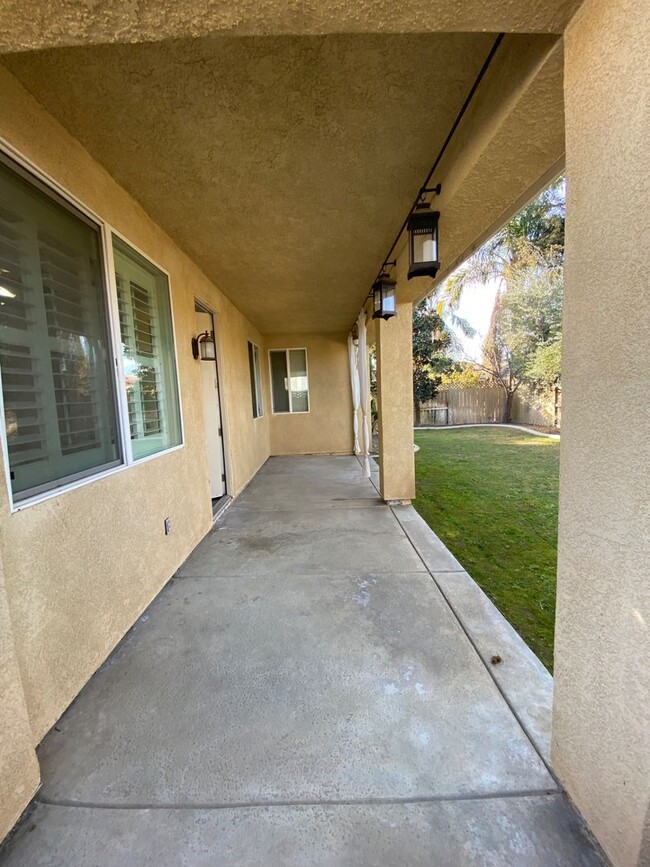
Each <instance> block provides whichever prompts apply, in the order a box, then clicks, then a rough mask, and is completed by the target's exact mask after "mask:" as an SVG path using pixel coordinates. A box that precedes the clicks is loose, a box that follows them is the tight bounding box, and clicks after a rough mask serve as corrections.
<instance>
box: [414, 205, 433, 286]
mask: <svg viewBox="0 0 650 867" xmlns="http://www.w3.org/2000/svg"><path fill="white" fill-rule="evenodd" d="M439 217H440V211H432V210H431V208H430V207H429V205H428V204H427V203H426V202H420V203H419V204H417V205H416V206H415V210H414V211H413V213H412V214H411V216H410V217H409V220H408V233H409V272H408V279H409V280H410V279H411V278H412V277H435V276H436V274H437V273H438V269H439V268H440V262H439V260H438V219H439Z"/></svg>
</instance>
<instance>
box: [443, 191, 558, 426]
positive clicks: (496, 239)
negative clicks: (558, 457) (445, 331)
mask: <svg viewBox="0 0 650 867" xmlns="http://www.w3.org/2000/svg"><path fill="white" fill-rule="evenodd" d="M564 196H565V182H564V178H559V179H558V180H557V181H555V182H554V183H553V184H551V186H550V187H548V189H546V190H544V192H542V193H540V195H539V196H537V198H535V199H533V200H532V201H531V202H530V203H529V204H528V205H526V207H525V208H523V210H522V211H520V212H519V213H518V214H517V215H516V216H515V217H513V218H512V219H511V220H510V221H509V222H508V223H506V224H505V226H503V228H502V229H500V230H499V231H498V232H497V233H496V234H495V235H494V236H493V237H492V238H490V240H489V241H487V242H486V243H485V244H484V245H483V246H482V247H481V249H480V250H478V251H477V252H476V253H475V254H474V255H473V256H472V257H471V258H469V259H468V260H467V261H466V262H465V264H464V265H462V266H461V267H460V268H458V269H457V270H456V271H455V272H454V273H453V274H452V275H451V277H449V278H448V279H447V280H446V281H445V282H444V283H443V284H442V285H441V286H440V287H439V288H438V289H437V291H436V292H434V294H433V298H434V299H435V301H434V303H435V305H436V311H437V313H438V315H439V316H442V317H443V318H445V319H446V320H447V321H449V322H451V323H452V324H454V325H458V324H459V322H458V319H459V317H458V316H457V314H456V311H457V309H458V306H459V304H460V301H461V299H462V296H463V292H464V290H465V288H466V287H467V286H469V285H470V284H474V283H488V282H490V281H492V280H496V281H498V284H499V286H498V290H497V294H496V297H495V301H494V308H493V311H492V316H491V320H490V327H489V330H488V334H487V336H486V339H485V342H484V345H483V361H482V363H480V364H479V365H478V366H479V367H481V368H482V369H483V370H485V371H486V372H487V373H488V374H489V375H490V376H491V377H492V379H493V380H494V382H495V383H496V384H497V385H498V386H500V387H501V388H503V389H504V391H505V393H506V404H505V410H504V417H503V420H504V421H508V422H509V421H510V413H511V408H512V401H513V398H514V394H515V392H516V390H517V388H518V387H519V385H520V384H521V377H520V375H519V373H517V372H515V371H514V370H513V368H512V365H511V364H510V353H509V351H508V347H507V346H506V345H504V343H503V340H502V339H501V336H500V332H499V322H500V317H501V316H502V312H503V309H504V307H505V301H506V296H507V293H508V290H509V288H510V286H511V285H512V284H514V283H517V284H518V285H521V282H522V278H524V279H525V275H526V273H529V274H530V273H537V272H539V270H540V269H542V270H543V269H544V268H548V269H549V270H553V271H554V272H556V273H557V271H558V270H559V271H561V268H562V262H563V257H564V217H565V207H564Z"/></svg>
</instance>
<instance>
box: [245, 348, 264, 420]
mask: <svg viewBox="0 0 650 867" xmlns="http://www.w3.org/2000/svg"><path fill="white" fill-rule="evenodd" d="M248 367H249V370H250V377H251V398H252V401H253V418H259V417H260V416H261V415H262V375H261V372H260V351H259V349H258V347H257V346H256V345H255V344H254V343H251V342H250V340H249V341H248Z"/></svg>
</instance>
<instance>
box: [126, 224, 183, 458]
mask: <svg viewBox="0 0 650 867" xmlns="http://www.w3.org/2000/svg"><path fill="white" fill-rule="evenodd" d="M113 252H114V258H115V282H116V284H117V301H118V308H119V313H120V333H121V338H122V357H123V360H124V384H125V388H126V397H127V405H128V411H129V430H130V435H131V446H132V449H133V457H134V458H135V459H137V458H142V457H146V456H147V455H152V454H155V453H156V452H160V451H163V450H164V449H168V448H171V447H172V446H175V445H179V444H180V442H181V421H180V410H179V400H178V387H177V381H176V362H175V358H174V335H173V331H172V318H171V306H170V300H169V285H168V282H167V277H166V276H165V274H163V272H162V271H160V270H159V269H158V268H156V267H155V266H154V265H152V264H151V263H150V262H148V261H147V260H146V259H145V258H144V257H143V256H141V255H140V254H139V253H137V252H136V251H135V250H133V249H132V248H131V247H129V246H128V244H125V243H124V241H122V240H121V239H120V238H117V237H115V236H114V237H113Z"/></svg>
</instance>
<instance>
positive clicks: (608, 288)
mask: <svg viewBox="0 0 650 867" xmlns="http://www.w3.org/2000/svg"><path fill="white" fill-rule="evenodd" d="M565 51H566V59H565V99H566V136H567V139H566V144H567V173H568V204H567V239H566V270H565V308H564V339H563V349H564V359H563V362H564V364H563V366H564V373H563V383H562V384H563V392H564V394H563V400H564V405H563V419H562V421H563V428H562V444H561V471H560V473H561V479H560V527H559V564H558V598H557V629H556V646H555V660H556V663H555V703H554V717H553V761H554V765H555V768H556V770H557V771H558V773H559V775H560V777H561V779H562V782H563V783H564V785H565V786H566V787H567V790H568V792H569V795H570V796H571V797H572V798H573V800H574V801H575V803H576V804H577V806H578V807H579V809H580V810H581V811H582V813H583V815H584V817H585V818H586V820H587V822H588V823H589V825H590V827H591V829H592V831H593V832H594V833H595V834H596V836H597V837H598V839H599V840H600V842H601V843H602V845H603V846H604V848H605V850H606V851H607V854H608V855H609V857H610V858H611V859H612V861H613V862H614V864H615V865H617V867H618V865H621V867H623V865H624V867H632V865H635V867H636V865H639V867H640V865H642V864H643V865H647V864H649V863H650V541H649V540H650V519H649V514H650V513H649V509H648V504H649V503H650V401H649V400H648V397H649V395H650V391H649V388H648V355H649V353H650V276H649V275H650V147H649V144H648V143H649V142H650V5H649V4H648V3H647V2H645V3H637V2H635V0H587V2H586V3H585V5H584V6H583V7H582V9H581V11H580V12H579V13H578V15H577V17H576V19H575V20H574V21H573V23H572V25H571V27H570V28H569V30H568V32H567V34H566V47H565ZM644 835H645V837H644ZM644 839H645V843H644V842H643V841H644Z"/></svg>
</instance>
